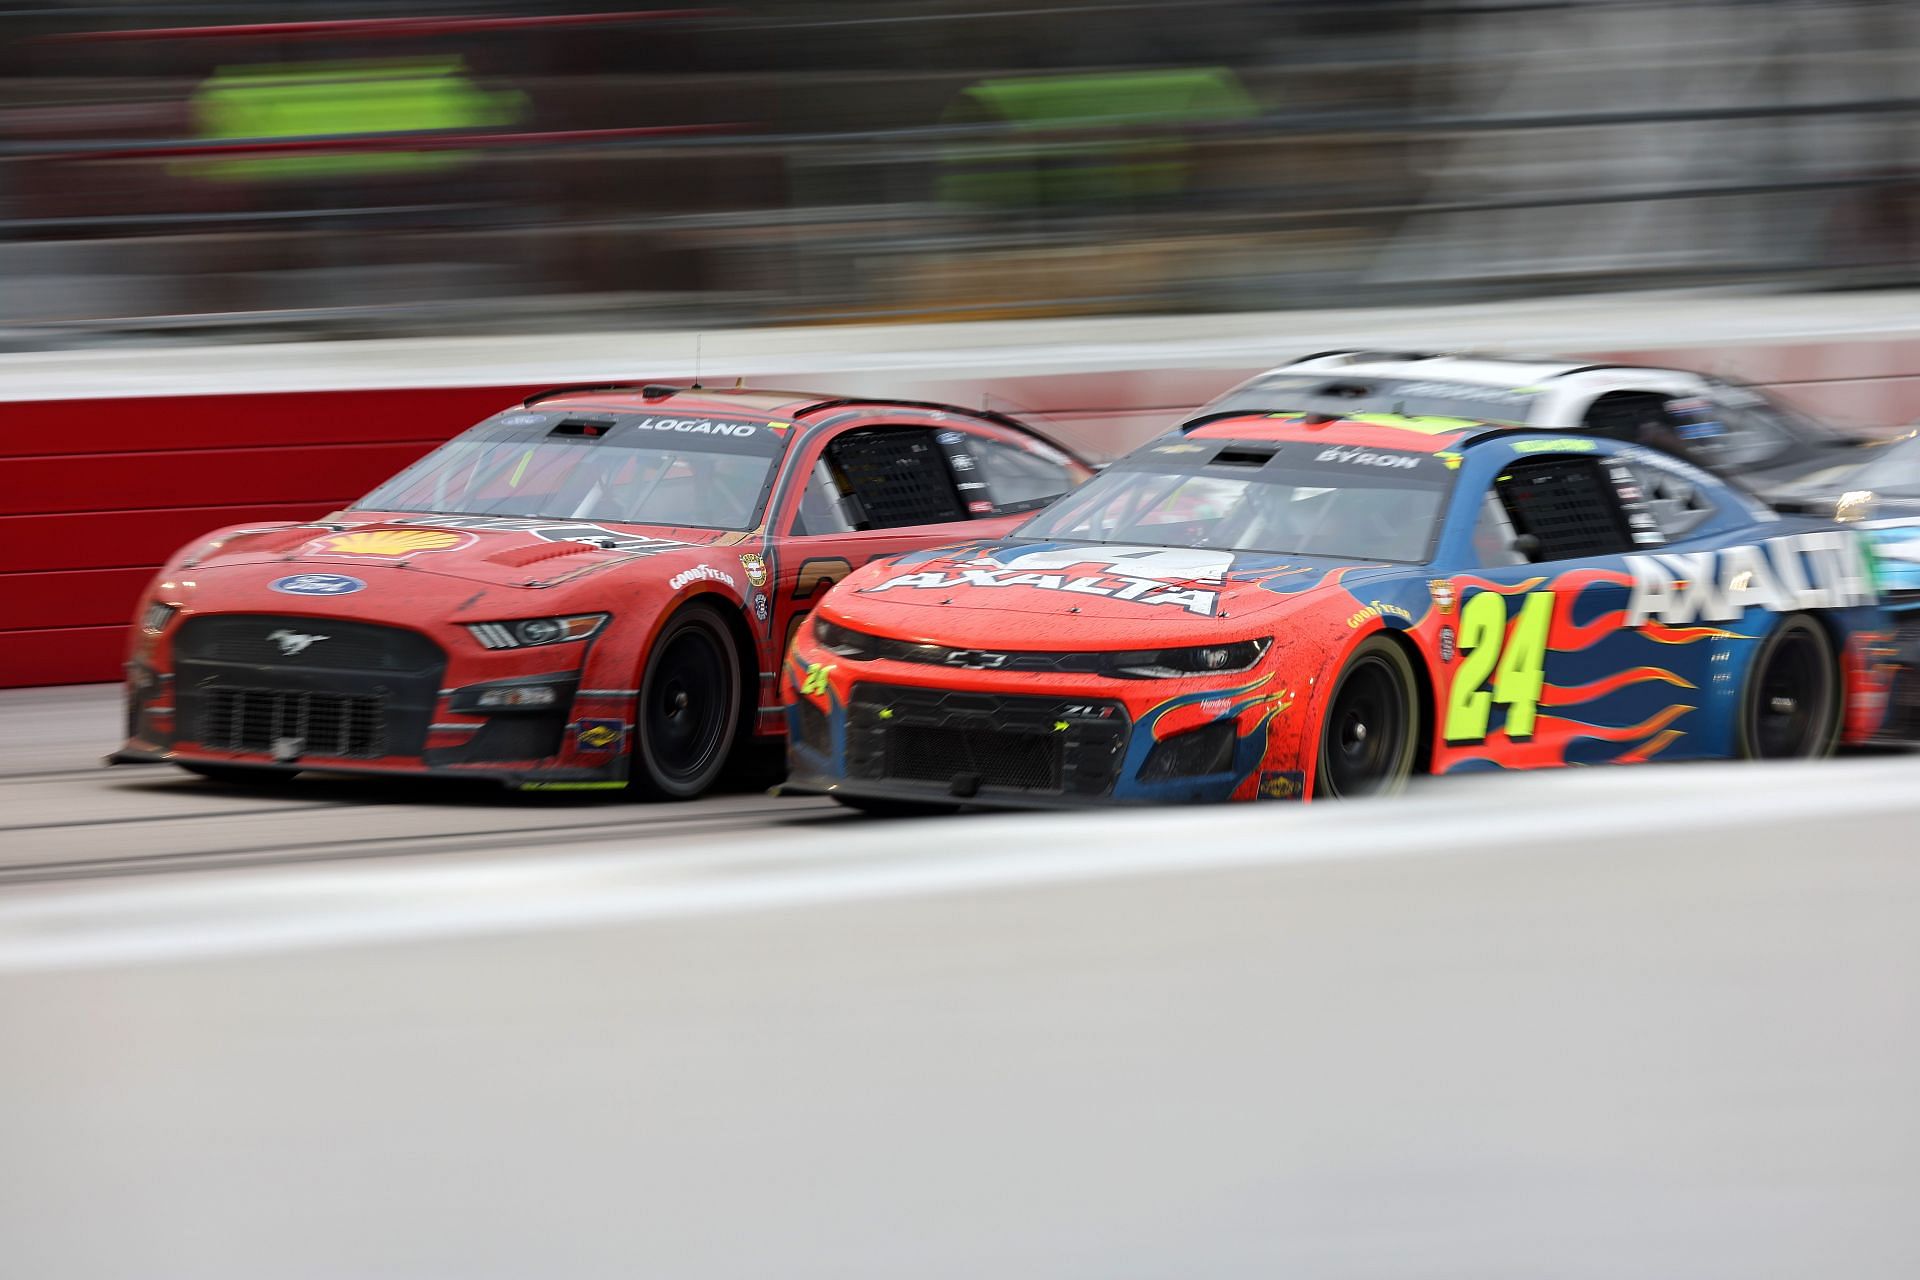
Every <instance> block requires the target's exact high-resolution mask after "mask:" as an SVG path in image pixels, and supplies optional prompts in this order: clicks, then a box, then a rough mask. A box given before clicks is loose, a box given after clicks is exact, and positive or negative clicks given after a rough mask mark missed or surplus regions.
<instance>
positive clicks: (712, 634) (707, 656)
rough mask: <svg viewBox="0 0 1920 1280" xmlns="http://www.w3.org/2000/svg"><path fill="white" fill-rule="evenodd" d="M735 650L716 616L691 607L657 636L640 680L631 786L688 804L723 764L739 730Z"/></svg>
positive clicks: (656, 797)
mask: <svg viewBox="0 0 1920 1280" xmlns="http://www.w3.org/2000/svg"><path fill="white" fill-rule="evenodd" d="M740 718H741V717H740V651H739V648H738V646H736V645H735V644H734V640H733V633H732V632H731V631H730V630H729V629H728V628H727V624H726V622H725V621H724V620H722V619H721V617H720V615H719V614H717V613H715V612H714V611H713V610H712V609H710V608H708V607H707V606H705V605H698V604H696V605H690V606H688V607H687V608H685V609H682V610H681V611H680V612H679V613H676V614H674V615H673V617H672V618H671V619H669V620H668V622H667V625H666V626H665V627H663V628H662V629H661V631H660V634H659V635H658V636H657V637H655V639H654V642H653V648H652V650H651V651H650V652H649V653H648V654H647V665H646V669H645V671H644V672H643V673H642V675H641V677H640V696H639V701H638V707H637V711H636V714H635V716H634V727H635V730H636V732H635V734H634V740H633V759H632V762H631V764H630V766H629V769H628V786H629V788H630V789H631V790H632V791H633V792H634V793H636V794H637V795H640V796H642V797H645V798H647V799H650V800H691V799H692V798H693V797H695V796H697V795H699V794H700V793H701V792H703V791H705V790H706V789H707V788H708V787H710V786H712V785H713V781H714V779H715V778H717V777H719V776H720V771H721V770H722V769H723V768H725V767H726V763H727V756H728V754H729V753H730V752H731V751H732V749H733V740H734V736H735V734H736V733H737V732H738V731H739V728H740Z"/></svg>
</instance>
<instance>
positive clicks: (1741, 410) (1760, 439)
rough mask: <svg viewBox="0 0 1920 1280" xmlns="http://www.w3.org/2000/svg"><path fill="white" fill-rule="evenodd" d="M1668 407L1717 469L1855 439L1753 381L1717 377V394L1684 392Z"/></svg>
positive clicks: (1790, 457) (1792, 458) (1692, 445)
mask: <svg viewBox="0 0 1920 1280" xmlns="http://www.w3.org/2000/svg"><path fill="white" fill-rule="evenodd" d="M1666 409H1667V412H1668V414H1670V415H1671V416H1672V418H1673V422H1674V431H1675V432H1676V433H1677V434H1678V435H1679V437H1680V439H1681V440H1682V441H1683V442H1684V443H1685V446H1686V448H1687V450H1688V452H1690V453H1691V454H1693V456H1694V457H1696V458H1698V459H1699V460H1700V461H1701V462H1702V463H1704V464H1705V465H1706V466H1708V467H1711V468H1713V469H1715V470H1727V471H1737V470H1740V469H1742V468H1751V467H1765V466H1784V465H1787V464H1789V463H1793V462H1799V461H1802V460H1804V459H1806V458H1808V457H1812V456H1817V455H1818V454H1819V453H1820V452H1821V451H1823V450H1827V449H1832V448H1834V447H1836V446H1840V445H1846V444H1849V443H1852V442H1851V441H1850V440H1849V439H1848V437H1846V436H1845V435H1843V434H1841V433H1839V432H1837V431H1834V430H1831V429H1830V428H1827V427H1823V426H1820V425H1819V424H1818V423H1815V422H1813V421H1811V420H1810V419H1808V418H1806V417H1803V416H1802V415H1800V414H1798V413H1795V412H1794V411H1793V410H1791V409H1789V408H1787V407H1786V406H1785V405H1782V404H1780V403H1778V402H1776V401H1773V400H1769V399H1768V398H1767V397H1766V396H1764V395H1762V394H1761V393H1760V392H1758V391H1755V390H1754V389H1753V388H1751V387H1742V386H1735V385H1732V384H1729V383H1716V384H1714V390H1713V398H1712V399H1706V398H1703V397H1698V396H1684V397H1681V398H1679V399H1674V400H1669V401H1667V405H1666Z"/></svg>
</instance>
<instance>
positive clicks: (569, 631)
mask: <svg viewBox="0 0 1920 1280" xmlns="http://www.w3.org/2000/svg"><path fill="white" fill-rule="evenodd" d="M1089 474H1091V473H1090V471H1089V469H1088V468H1087V467H1086V466H1085V465H1083V464H1082V463H1081V462H1080V461H1078V460H1077V459H1075V458H1073V457H1070V456H1068V455H1067V454H1065V453H1062V452H1061V451H1060V450H1058V449H1056V448H1054V447H1053V446H1052V445H1051V444H1049V443H1047V442H1046V441H1044V440H1042V439H1041V438H1040V437H1039V436H1037V435H1036V434H1034V433H1033V432H1032V431H1031V430H1029V429H1028V428H1026V427H1024V426H1022V425H1021V424H1020V423H1018V422H1015V421H1013V420H1012V419H1010V418H1007V417H1004V416H1002V415H999V414H995V413H987V412H979V411H972V410H966V409H957V408H950V407H947V406H944V405H930V404H918V403H911V402H905V401H876V400H849V399H833V398H828V397H824V396H817V395H802V394H798V393H793V392H780V391H734V392H727V393H714V392H707V391H702V390H699V389H697V388H695V389H687V388H677V387H669V386H647V387H590V388H577V389H568V390H564V391H557V392H549V393H547V394H544V395H539V396H534V397H531V398H529V399H528V400H527V401H526V402H525V403H524V404H521V405H517V406H515V407H514V408H512V409H509V410H507V411H506V412H504V413H501V414H499V415H497V416H495V417H493V418H491V419H489V420H488V421H486V422H483V423H481V424H480V425H479V426H477V427H474V428H473V429H472V430H470V431H468V432H466V433H464V434H463V435H461V436H459V437H458V438H457V439H455V440H453V441H451V442H449V443H448V444H446V445H443V446H442V447H440V448H439V449H436V450H435V451H434V452H432V453H431V454H428V455H427V456H426V457H425V458H423V459H422V460H421V461H419V462H418V463H415V464H414V465H413V466H411V467H409V468H407V469H406V470H405V471H403V472H401V473H400V474H399V475H397V476H395V477H394V478H393V479H392V480H389V481H388V482H387V483H385V484H383V485H381V486H380V487H379V488H378V489H376V490H374V491H373V492H372V493H371V494H369V495H368V496H367V497H366V498H364V499H362V500H361V501H360V502H358V503H357V504H355V505H354V507H353V508H352V509H350V510H346V511H342V512H338V513H335V514H334V515H331V516H328V517H326V518H324V519H322V520H318V521H314V522H312V523H308V524H271V525H251V526H247V527H244V528H232V529H224V530H221V531H219V532H217V533H215V534H212V535H211V536H209V537H208V538H206V539H205V540H203V541H201V542H198V543H196V544H194V545H192V546H190V547H188V548H186V549H185V550H183V551H182V552H180V553H179V554H178V555H176V556H175V557H174V559H173V560H172V561H171V562H170V563H168V564H167V565H166V566H164V567H163V568H162V569H161V571H160V573H159V575H158V576H157V577H156V578H155V580H154V583H153V586H152V587H151V589H150V590H149V592H148V594H147V596H146V598H145V600H144V601H143V603H142V605H141V608H140V612H139V615H138V617H137V620H136V623H135V629H134V633H133V639H132V644H131V650H130V652H129V655H128V662H127V735H128V737H127V742H126V745H125V746H124V747H123V748H122V749H121V750H120V751H119V752H117V753H116V754H115V755H114V757H112V758H113V759H114V760H116V761H117V762H136V761H138V762H145V761H169V762H172V763H174V764H178V765H181V766H182V767H184V768H187V769H190V770H192V771H194V772H196V773H202V774H208V775H214V776H219V777H222V778H226V779H229V780H252V779H258V778H261V777H266V776H271V775H272V774H274V773H280V774H285V773H288V772H293V771H298V770H306V769H314V770H326V771H329V772H362V773H365V772H383V773H392V772H412V773H418V772H423V771H424V772H431V773H439V774H451V775H462V776H479V777H487V778H494V779H498V780H500V781H502V782H505V783H508V784H510V785H513V786H517V787H520V788H522V789H548V790H553V789H588V788H603V787H604V788H615V787H621V786H626V785H628V784H629V783H630V784H631V785H632V787H633V788H634V789H635V790H636V791H638V792H640V793H642V794H645V795H648V796H653V797H670V798H680V797H687V796H693V795H697V794H699V793H700V792H701V791H702V790H704V789H705V788H706V787H708V786H709V785H710V784H711V783H712V782H713V781H714V779H715V778H716V776H717V775H718V774H719V772H720V770H721V769H722V767H723V766H724V765H725V763H726V761H727V759H728V756H729V753H730V752H731V750H732V748H733V747H734V745H735V743H736V740H737V739H742V738H744V737H746V736H747V735H752V734H759V735H762V736H774V735H778V734H779V733H781V732H782V731H783V729H784V725H785V722H784V718H783V716H782V715H781V707H780V705H779V696H778V684H777V677H778V672H779V665H780V657H781V655H782V654H783V653H784V652H785V650H786V647H787V643H788V640H789V638H790V637H791V636H792V634H793V632H794V629H795V628H796V627H797V626H798V624H799V622H800V620H801V619H802V618H803V617H804V616H805V615H806V613H807V612H808V611H809V610H811V609H812V608H813V606H814V603H815V601H816V600H817V598H818V597H819V596H820V595H821V594H822V593H824V592H825V591H826V589H827V588H828V587H829V586H831V585H832V584H833V583H834V582H835V581H837V580H838V579H840V578H842V577H844V576H846V575H847V574H848V573H850V572H852V571H853V569H854V568H855V567H856V566H858V565H860V564H863V563H865V562H866V561H867V560H869V559H872V558H874V557H876V556H881V555H890V554H895V553H898V552H901V551H907V550H911V549H913V548H916V547H924V546H929V545H932V544H934V543H938V542H951V541H952V540H953V539H954V538H955V537H956V536H960V535H961V534H962V533H963V531H970V532H979V533H988V534H997V533H1001V532H1005V531H1006V530H1008V529H1010V528H1011V527H1012V526H1013V525H1014V524H1015V523H1016V522H1018V521H1019V520H1020V519H1023V518H1024V517H1025V516H1026V515H1027V514H1028V513H1031V512H1032V511H1034V510H1035V509H1037V508H1039V507H1042V506H1044V505H1046V504H1047V503H1048V502H1050V501H1052V500H1053V499H1054V498H1056V497H1058V496H1059V495H1060V494H1062V493H1064V492H1066V491H1067V490H1069V489H1071V488H1073V487H1074V486H1075V485H1077V484H1078V483H1080V482H1081V481H1082V480H1084V479H1085V478H1086V477H1087V476H1088V475H1089Z"/></svg>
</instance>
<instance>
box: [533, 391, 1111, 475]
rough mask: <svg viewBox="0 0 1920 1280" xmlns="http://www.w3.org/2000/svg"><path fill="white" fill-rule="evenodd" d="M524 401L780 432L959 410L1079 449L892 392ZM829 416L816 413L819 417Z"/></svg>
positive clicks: (986, 412)
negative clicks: (714, 419) (864, 417)
mask: <svg viewBox="0 0 1920 1280" xmlns="http://www.w3.org/2000/svg"><path fill="white" fill-rule="evenodd" d="M521 403H522V405H523V406H524V407H526V408H529V409H596V410H608V409H613V410H619V411H621V412H628V413H659V412H662V411H665V412H668V413H676V414H682V413H692V414H705V415H711V416H728V415H733V416H744V417H749V418H764V419H769V420H771V421H770V422H769V425H771V426H773V427H774V428H776V429H777V430H783V429H784V428H786V427H788V426H796V427H799V428H801V432H798V433H794V434H804V431H805V428H807V427H809V426H813V425H816V423H821V422H826V421H831V420H837V419H838V418H839V417H840V414H839V413H829V411H833V410H838V411H842V412H844V413H853V414H858V413H897V412H899V411H901V410H909V411H917V412H920V413H931V414H949V413H950V414H955V415H957V416H960V417H963V418H969V419H972V420H973V421H974V422H976V423H978V422H987V423H991V424H993V425H994V426H997V427H1001V428H1003V429H1005V430H1008V431H1012V432H1014V433H1016V434H1018V435H1023V436H1026V437H1028V438H1030V439H1032V440H1034V441H1036V442H1038V443H1039V444H1041V445H1046V446H1048V447H1051V448H1054V449H1060V450H1063V451H1064V452H1067V453H1069V454H1077V451H1076V450H1074V449H1071V448H1068V447H1067V446H1064V445H1062V444H1060V443H1059V442H1058V441H1056V440H1054V439H1052V438H1051V437H1049V436H1048V435H1047V433H1045V432H1043V431H1040V430H1037V429H1035V428H1034V427H1032V426H1029V425H1028V424H1027V423H1025V422H1022V421H1020V420H1019V419H1018V418H1012V417H1009V416H1007V415H1006V414H1004V413H1000V412H997V411H996V410H993V409H968V408H965V407H964V406H961V405H952V404H937V403H934V402H933V401H927V400H903V399H897V398H894V397H891V396H833V395H827V394H824V393H822V392H818V391H783V390H778V389H772V388H763V387H733V388H729V389H725V390H719V391H713V390H708V389H707V388H705V387H677V386H673V385H671V384H668V383H646V384H635V383H621V384H615V385H607V386H583V387H556V388H554V389H553V390H551V391H542V392H538V393H536V394H534V395H530V396H528V397H527V398H526V399H525V400H524V401H522V402H521ZM823 414H824V415H827V416H825V417H817V418H816V416H815V415H823ZM1082 461H1083V462H1084V459H1082Z"/></svg>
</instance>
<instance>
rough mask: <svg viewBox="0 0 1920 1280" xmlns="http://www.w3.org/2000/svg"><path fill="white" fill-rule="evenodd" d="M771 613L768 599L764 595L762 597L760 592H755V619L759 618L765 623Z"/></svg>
mask: <svg viewBox="0 0 1920 1280" xmlns="http://www.w3.org/2000/svg"><path fill="white" fill-rule="evenodd" d="M769 612H770V610H769V608H768V606H767V598H766V597H765V596H763V595H761V594H760V593H759V592H757V591H756V592H754V595H753V616H754V617H755V618H758V619H759V620H760V621H761V622H765V621H766V620H767V614H768V613H769Z"/></svg>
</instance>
